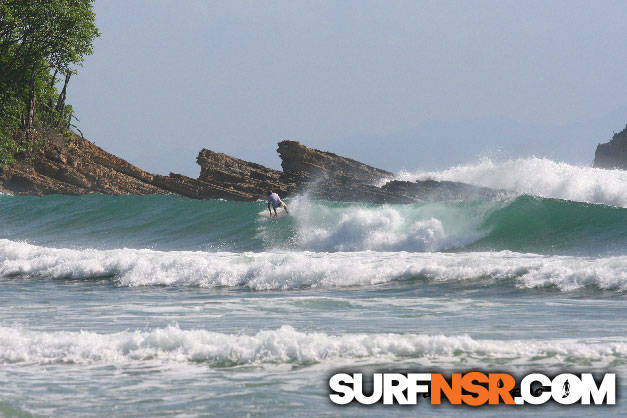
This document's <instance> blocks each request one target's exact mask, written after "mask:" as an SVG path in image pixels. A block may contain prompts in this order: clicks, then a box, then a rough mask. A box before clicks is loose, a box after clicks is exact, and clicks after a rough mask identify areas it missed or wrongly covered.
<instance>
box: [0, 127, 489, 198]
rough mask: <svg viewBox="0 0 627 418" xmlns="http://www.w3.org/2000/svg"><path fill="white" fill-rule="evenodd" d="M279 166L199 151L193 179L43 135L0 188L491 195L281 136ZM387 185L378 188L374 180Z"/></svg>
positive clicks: (2, 174)
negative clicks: (396, 177) (414, 178)
mask: <svg viewBox="0 0 627 418" xmlns="http://www.w3.org/2000/svg"><path fill="white" fill-rule="evenodd" d="M277 151H278V152H279V155H280V156H281V160H282V163H281V166H282V167H283V171H278V170H273V169H271V168H268V167H264V166H262V165H260V164H255V163H251V162H248V161H244V160H240V159H238V158H234V157H231V156H229V155H226V154H221V153H216V152H213V151H210V150H207V149H203V150H202V151H200V153H199V154H198V158H197V159H196V162H197V163H198V164H199V165H200V169H201V170H200V176H199V177H198V179H193V178H190V177H187V176H184V175H181V174H174V173H170V175H169V176H161V175H156V174H151V173H148V172H146V171H143V170H141V169H139V168H137V167H135V166H134V165H132V164H130V163H128V162H127V161H125V160H123V159H121V158H118V157H116V156H115V155H113V154H110V153H108V152H106V151H104V150H102V149H101V148H99V147H97V146H95V145H94V144H92V143H91V142H89V141H87V140H85V139H83V138H80V137H78V136H74V137H73V139H72V141H70V143H69V144H66V143H65V142H64V141H63V140H61V139H59V138H57V139H54V138H51V139H49V140H48V141H47V142H46V143H45V145H44V146H43V147H41V148H40V149H39V150H38V151H36V152H35V153H34V154H33V155H30V156H29V158H28V160H27V159H25V158H22V160H21V161H18V162H17V163H14V164H11V165H4V166H0V191H2V192H5V193H7V192H8V193H11V194H16V195H45V194H53V193H60V194H73V195H79V194H86V193H103V194H167V193H173V194H178V195H181V196H186V197H190V198H194V199H218V198H222V199H227V200H247V201H254V200H257V199H260V198H261V199H264V198H265V196H266V195H267V191H268V190H273V191H275V192H278V193H279V194H280V195H281V196H289V195H293V194H296V193H306V194H308V195H309V196H311V197H313V198H317V199H325V200H334V201H359V202H375V203H410V202H416V201H425V200H446V199H462V198H468V197H469V196H470V197H478V198H480V197H487V196H491V195H493V193H494V192H493V191H491V190H489V189H483V188H478V187H474V186H470V185H465V184H462V183H453V182H437V181H433V180H428V181H420V182H402V181H389V182H387V183H386V179H391V178H392V173H390V172H388V171H385V170H381V169H378V168H375V167H371V166H369V165H366V164H363V163H360V162H359V161H355V160H353V159H350V158H345V157H342V156H339V155H336V154H333V153H330V152H324V151H320V150H316V149H313V148H308V147H306V146H304V145H301V144H300V143H298V142H295V141H282V142H280V143H279V148H278V150H277ZM380 183H386V184H385V185H384V186H383V187H379V186H377V184H380Z"/></svg>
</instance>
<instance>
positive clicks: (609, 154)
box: [593, 126, 627, 170]
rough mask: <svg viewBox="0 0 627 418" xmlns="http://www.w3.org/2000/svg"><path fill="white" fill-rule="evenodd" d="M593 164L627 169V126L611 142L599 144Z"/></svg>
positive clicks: (598, 166) (601, 166)
mask: <svg viewBox="0 0 627 418" xmlns="http://www.w3.org/2000/svg"><path fill="white" fill-rule="evenodd" d="M593 166H594V167H597V168H620V169H622V170H627V126H625V129H623V130H622V131H621V132H619V133H617V134H614V136H613V137H612V139H611V140H610V141H609V142H606V143H605V144H599V145H598V146H597V149H596V152H595V153H594V164H593Z"/></svg>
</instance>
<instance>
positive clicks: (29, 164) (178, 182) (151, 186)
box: [0, 136, 257, 200]
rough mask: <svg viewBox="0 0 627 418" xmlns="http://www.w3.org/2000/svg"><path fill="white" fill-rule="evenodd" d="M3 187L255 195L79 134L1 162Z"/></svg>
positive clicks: (29, 191) (37, 191) (40, 191)
mask: <svg viewBox="0 0 627 418" xmlns="http://www.w3.org/2000/svg"><path fill="white" fill-rule="evenodd" d="M0 191H2V192H4V193H11V194H15V195H46V194H54V193H58V194H73V195H80V194H86V193H103V194H117V195H119V194H168V193H175V194H179V195H181V196H186V197H191V198H195V199H217V198H225V199H232V200H252V199H253V198H252V197H251V196H250V195H249V194H246V193H244V192H242V191H240V190H233V189H229V188H228V187H223V186H222V185H220V184H212V183H209V182H205V181H202V180H197V179H193V178H190V177H187V176H183V175H180V174H174V173H171V174H170V175H169V176H160V175H155V174H151V173H148V172H146V171H143V170H141V169H139V168H137V167H135V166H134V165H132V164H130V163H129V162H127V161H125V160H123V159H121V158H119V157H116V156H115V155H113V154H110V153H108V152H106V151H104V150H103V149H101V148H99V147H97V146H95V145H94V144H92V143H91V142H89V141H87V140H85V139H83V138H81V137H78V136H74V137H73V138H72V140H71V141H70V142H69V143H68V144H66V143H65V142H64V141H62V140H48V141H47V142H46V143H45V145H44V146H43V147H41V148H40V149H38V150H37V151H36V152H35V153H34V154H32V155H29V156H28V158H26V157H22V158H18V161H17V162H16V163H14V164H10V165H3V166H0ZM256 198H257V196H255V197H254V199H256Z"/></svg>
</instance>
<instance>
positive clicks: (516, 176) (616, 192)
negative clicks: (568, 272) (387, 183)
mask: <svg viewBox="0 0 627 418" xmlns="http://www.w3.org/2000/svg"><path fill="white" fill-rule="evenodd" d="M397 179H399V180H408V181H415V180H425V179H435V180H450V181H459V182H464V183H470V184H474V185H477V186H484V187H491V188H494V189H504V190H510V191H515V192H519V193H526V194H531V195H535V196H541V197H552V198H557V199H566V200H573V201H578V202H590V203H601V204H606V205H612V206H619V207H627V171H625V170H604V169H599V168H592V167H581V166H573V165H570V164H567V163H563V162H555V161H552V160H549V159H546V158H537V157H531V158H520V159H516V160H508V161H505V162H494V161H492V160H490V159H484V160H482V161H481V162H479V163H477V164H467V165H459V166H456V167H451V168H448V169H446V170H442V171H419V172H413V173H412V172H402V173H399V174H398V176H397Z"/></svg>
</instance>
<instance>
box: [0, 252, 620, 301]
mask: <svg viewBox="0 0 627 418" xmlns="http://www.w3.org/2000/svg"><path fill="white" fill-rule="evenodd" d="M0 277H3V278H9V277H28V278H54V279H95V278H109V279H112V280H113V281H114V282H115V284H116V285H118V286H197V287H206V288H214V287H241V288H248V289H251V290H287V289H301V288H311V287H314V288H334V287H345V286H368V285H376V284H382V283H388V282H392V281H398V280H411V279H421V280H427V281H436V282H437V281H440V282H449V281H456V282H463V281H467V280H470V281H471V283H472V282H473V281H476V280H480V281H481V283H483V284H485V283H489V282H493V281H502V280H513V281H514V283H515V284H516V286H518V287H519V288H543V287H552V288H556V289H559V290H562V291H572V290H576V289H580V288H583V287H594V288H599V289H606V290H614V291H620V292H622V291H624V290H626V289H627V256H614V257H603V258H590V257H573V256H542V255H537V254H522V253H515V252H510V251H500V252H466V253H409V252H372V251H362V252H335V253H326V252H309V251H285V252H263V253H255V252H245V253H230V252H229V253H227V252H220V253H213V252H201V251H168V252H165V251H154V250H133V249H118V250H92V249H88V250H73V249H56V248H46V247H40V246H35V245H31V244H27V243H18V242H13V241H9V240H0Z"/></svg>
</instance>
